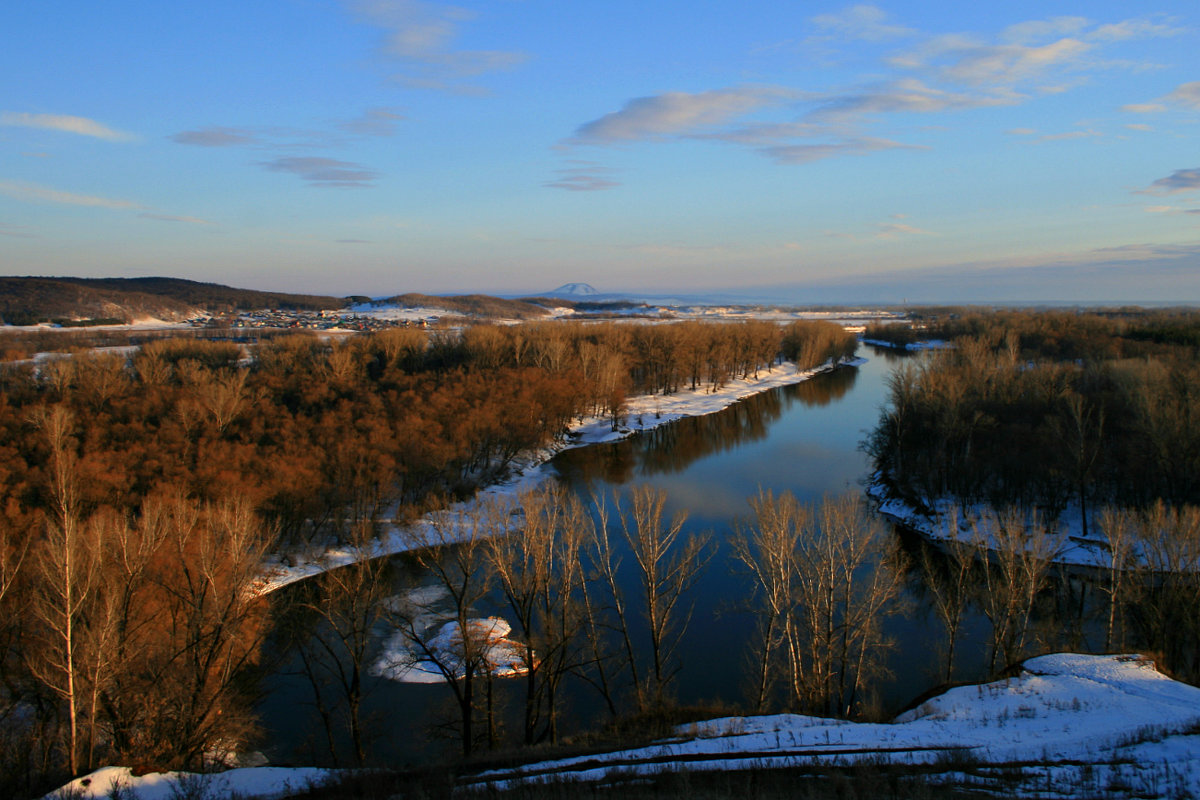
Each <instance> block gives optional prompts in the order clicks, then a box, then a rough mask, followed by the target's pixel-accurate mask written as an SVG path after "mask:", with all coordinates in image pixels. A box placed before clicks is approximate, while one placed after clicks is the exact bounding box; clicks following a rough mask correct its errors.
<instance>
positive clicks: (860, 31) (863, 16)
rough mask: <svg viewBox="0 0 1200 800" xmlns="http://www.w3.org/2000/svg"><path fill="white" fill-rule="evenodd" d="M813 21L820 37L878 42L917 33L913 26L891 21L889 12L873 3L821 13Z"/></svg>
mask: <svg viewBox="0 0 1200 800" xmlns="http://www.w3.org/2000/svg"><path fill="white" fill-rule="evenodd" d="M812 23H813V25H815V26H816V27H817V28H818V29H819V30H820V31H821V32H822V34H823V35H822V36H821V37H820V38H838V39H857V40H862V41H867V42H878V41H883V40H886V39H897V38H900V37H903V36H911V35H913V34H914V33H916V31H914V30H913V29H912V28H906V27H904V26H903V25H895V24H892V23H890V22H889V21H888V14H887V12H886V11H884V10H882V9H881V8H879V7H878V6H873V5H856V6H851V7H849V8H847V9H844V10H843V11H839V12H838V13H836V14H820V15H818V16H815V17H813V18H812Z"/></svg>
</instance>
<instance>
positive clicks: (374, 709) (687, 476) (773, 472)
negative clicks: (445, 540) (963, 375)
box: [258, 347, 985, 764]
mask: <svg viewBox="0 0 1200 800" xmlns="http://www.w3.org/2000/svg"><path fill="white" fill-rule="evenodd" d="M864 349H865V350H866V351H867V352H866V353H865V355H866V356H867V357H868V360H867V362H866V363H865V364H863V365H861V366H858V367H843V368H840V369H837V370H835V371H833V372H830V373H826V374H823V375H819V376H817V377H815V378H813V379H811V380H809V381H807V382H804V383H801V384H796V385H793V386H788V387H783V388H780V389H773V390H770V391H767V392H764V393H762V394H759V395H755V396H753V397H750V398H747V399H745V400H742V401H740V402H738V403H736V404H734V405H733V406H731V407H730V408H728V409H726V410H725V411H722V412H718V413H715V414H710V415H706V416H702V417H692V418H686V419H683V420H680V421H679V422H676V423H673V424H670V425H666V426H663V427H661V428H658V429H655V430H653V431H650V432H647V433H643V434H639V435H636V436H634V437H632V438H630V439H626V440H623V441H619V442H615V443H611V444H603V445H595V446H591V447H586V448H580V449H576V450H569V451H566V452H564V453H562V454H560V455H559V456H558V457H557V458H556V459H555V460H554V462H552V463H553V466H554V467H555V469H556V470H557V472H558V473H559V474H560V476H561V480H562V481H563V482H564V483H566V484H567V485H568V486H569V487H572V488H573V489H574V490H576V491H579V492H585V493H592V492H599V493H603V494H610V493H612V492H614V491H615V492H618V493H624V492H626V491H628V489H629V487H630V486H632V485H635V484H649V485H651V486H654V487H658V488H661V489H663V490H665V491H666V493H667V497H668V501H667V503H668V507H667V512H668V514H673V513H675V512H683V513H686V514H687V516H688V521H687V527H686V529H685V530H687V531H695V532H710V533H711V534H712V536H713V540H714V542H715V543H716V545H717V553H716V555H715V557H714V558H713V559H712V561H711V562H710V563H709V564H708V567H707V569H706V570H705V572H704V574H703V576H702V578H701V579H700V580H699V582H698V583H697V584H696V586H695V587H694V589H693V591H692V592H691V599H692V600H694V603H695V605H694V609H693V613H692V617H691V622H690V625H689V627H688V629H687V631H686V635H685V636H684V637H683V640H682V643H681V646H680V650H679V653H678V655H679V663H680V665H681V667H682V668H681V670H680V672H679V674H678V679H677V683H676V685H675V694H676V697H677V699H678V700H679V702H681V703H685V704H694V703H710V704H718V705H720V704H723V705H724V706H726V707H730V708H733V707H736V706H737V705H738V704H740V703H742V702H743V697H744V693H743V689H744V687H745V686H746V683H747V679H748V675H749V672H748V664H749V658H750V655H751V654H750V649H749V647H750V642H749V639H750V636H749V633H750V631H751V630H752V629H753V621H752V619H751V618H750V616H749V615H748V614H746V613H745V612H743V611H741V610H740V609H739V605H740V603H741V602H742V601H744V599H745V598H746V596H747V586H746V583H745V580H744V578H743V577H742V576H740V575H738V574H736V573H735V571H734V570H733V568H732V564H731V562H730V559H729V547H728V544H727V542H728V539H729V537H730V535H731V534H732V532H733V531H734V530H735V529H736V526H737V525H738V524H739V522H740V521H741V520H743V519H744V518H745V517H746V515H747V514H748V511H749V507H748V505H747V498H749V497H751V496H753V495H754V494H756V493H757V492H758V491H759V490H760V489H770V490H772V491H774V492H776V493H778V492H782V491H791V492H792V493H794V494H795V495H796V496H797V497H798V498H799V499H800V500H802V501H805V502H815V501H819V500H820V499H821V498H822V497H823V496H825V495H828V494H839V493H844V492H861V491H862V483H863V480H864V478H865V476H866V474H867V472H868V468H869V464H868V459H867V456H866V455H865V454H864V453H863V452H862V451H861V449H860V443H861V441H862V440H863V439H864V437H865V436H866V434H867V431H868V430H869V429H870V428H871V427H872V426H873V425H874V424H875V422H876V420H877V418H878V415H879V411H880V408H881V407H882V406H883V405H884V403H885V402H886V399H887V376H888V374H889V372H890V370H891V367H892V365H893V363H894V362H896V361H898V360H899V359H901V358H904V357H907V356H902V355H898V354H895V353H892V352H891V351H888V350H884V349H881V348H874V347H864ZM393 574H394V575H395V576H396V580H397V585H411V583H412V581H413V580H419V576H417V575H415V574H414V572H413V568H412V565H411V561H410V560H409V559H407V558H406V557H403V556H400V557H396V558H395V559H394V560H393ZM631 591H632V587H631ZM907 593H908V594H909V596H910V597H909V600H910V604H911V610H910V613H908V614H906V615H904V616H902V617H897V618H894V619H892V620H891V621H890V622H889V623H888V627H887V631H886V632H887V635H888V636H889V637H890V638H891V639H892V640H893V641H894V642H895V647H894V649H893V650H892V651H891V652H890V654H889V657H888V662H887V663H888V666H889V668H890V671H891V673H892V675H891V677H887V678H884V679H883V680H881V681H880V682H879V692H878V698H879V710H880V712H881V713H882V714H885V715H886V714H888V713H892V712H894V711H896V710H898V709H899V708H901V707H903V706H904V705H905V704H906V703H907V702H909V701H910V700H911V699H912V698H914V697H915V696H917V695H918V694H920V693H921V692H923V691H926V690H928V689H929V688H931V686H932V685H933V684H934V683H935V680H934V679H933V677H932V676H933V675H935V674H936V672H937V670H938V666H939V664H938V659H937V653H938V651H939V647H940V642H941V639H942V633H941V630H940V626H939V625H938V623H937V622H936V621H935V620H933V619H932V618H931V616H930V615H929V614H927V613H925V612H924V611H923V610H922V608H921V606H922V603H921V600H920V591H919V587H916V588H913V587H910V589H909V590H908V592H907ZM984 634H985V628H984V623H983V621H982V620H981V619H980V618H978V616H972V617H971V618H970V619H968V621H967V624H966V626H965V642H964V646H963V648H962V651H961V655H960V672H959V676H958V677H962V678H965V679H970V678H980V677H983V676H982V666H983V660H984V653H983V652H982V650H983V648H982V647H980V646H978V644H979V643H980V642H981V641H982V637H983V636H984ZM284 663H285V664H286V658H285V661H284ZM286 673H287V668H286V666H284V667H280V668H278V669H276V670H275V671H274V672H273V673H272V674H271V675H270V676H269V678H268V679H267V681H266V684H267V686H268V689H269V692H268V693H267V695H266V697H265V698H264V700H263V701H262V703H261V704H260V706H259V709H258V710H259V713H260V716H261V718H262V719H263V727H264V732H265V734H266V735H265V737H264V738H265V740H266V741H268V742H270V743H271V745H270V747H269V748H268V749H267V750H266V752H267V755H268V757H269V758H271V760H272V761H273V762H276V763H283V762H291V763H327V762H328V756H327V750H326V749H325V744H324V733H323V729H322V727H321V724H320V722H319V721H318V718H317V716H316V714H315V711H314V710H313V709H312V707H311V706H310V705H309V704H308V702H309V697H310V696H311V691H310V689H309V686H308V684H307V682H306V681H305V680H304V679H302V678H299V677H297V676H295V675H288V674H286ZM506 691H507V692H514V689H513V688H512V687H509V688H508V689H506ZM568 702H569V705H570V708H571V714H572V718H573V720H574V721H575V724H576V725H587V724H590V722H591V721H594V720H595V719H596V718H597V717H598V716H599V709H600V705H599V699H598V697H596V696H595V693H594V692H593V691H592V690H591V689H589V688H587V687H586V686H583V685H582V684H579V685H576V686H574V687H573V688H571V690H570V694H569V696H568ZM450 703H451V696H450V692H449V690H448V689H447V687H446V686H444V685H412V684H398V683H394V682H391V681H386V680H381V679H372V680H371V681H370V685H369V686H368V694H367V701H366V704H365V708H366V715H367V717H368V722H369V724H370V726H371V727H372V729H373V730H374V731H375V734H376V735H375V737H374V740H373V743H372V746H371V751H372V753H373V755H374V757H375V758H376V759H381V760H384V761H387V762H388V763H393V764H395V763H404V762H411V761H413V760H415V759H421V758H425V757H427V756H429V755H430V754H432V753H437V752H442V751H448V752H452V751H453V748H454V746H455V742H454V739H453V738H452V736H449V735H446V736H439V735H438V733H437V723H438V722H440V721H442V720H445V719H452V718H453V711H452V710H451V709H450ZM514 705H515V704H514Z"/></svg>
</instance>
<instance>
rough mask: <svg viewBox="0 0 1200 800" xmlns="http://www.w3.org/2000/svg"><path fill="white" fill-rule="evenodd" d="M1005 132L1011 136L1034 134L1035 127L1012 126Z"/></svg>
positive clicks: (1035, 132) (1035, 131) (1035, 133)
mask: <svg viewBox="0 0 1200 800" xmlns="http://www.w3.org/2000/svg"><path fill="white" fill-rule="evenodd" d="M1005 133H1008V134H1011V135H1013V136H1036V135H1037V129H1036V128H1012V129H1010V130H1007V131H1005Z"/></svg>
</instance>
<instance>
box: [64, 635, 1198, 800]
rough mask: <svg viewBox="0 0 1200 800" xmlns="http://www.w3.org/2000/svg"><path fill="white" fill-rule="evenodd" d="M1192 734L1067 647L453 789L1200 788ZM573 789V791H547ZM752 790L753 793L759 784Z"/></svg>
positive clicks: (126, 778) (1178, 713)
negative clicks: (932, 690) (777, 783)
mask: <svg viewBox="0 0 1200 800" xmlns="http://www.w3.org/2000/svg"><path fill="white" fill-rule="evenodd" d="M1197 731H1200V689H1198V688H1196V687H1194V686H1189V685H1187V684H1184V683H1181V682H1179V681H1176V680H1173V679H1171V678H1168V677H1167V676H1165V675H1163V674H1162V673H1161V672H1159V671H1158V670H1157V668H1156V667H1155V665H1154V663H1153V662H1152V661H1150V660H1149V659H1147V658H1145V657H1143V656H1138V655H1107V656H1088V655H1078V654H1073V653H1060V654H1055V655H1046V656H1040V657H1037V658H1031V659H1028V660H1027V661H1025V662H1024V664H1022V665H1021V667H1020V668H1019V669H1017V670H1016V671H1015V673H1014V674H1013V675H1012V676H1010V677H1008V678H1004V679H1002V680H998V681H993V682H990V683H983V684H978V685H971V686H960V687H957V688H953V689H949V690H947V691H945V692H943V693H942V694H940V695H937V696H935V697H932V698H930V699H928V700H926V701H925V702H923V703H921V704H920V705H919V706H918V707H916V708H914V709H912V710H910V711H907V712H905V713H902V714H900V715H899V716H897V717H896V718H894V719H893V720H891V721H890V722H886V723H862V722H849V721H847V720H839V719H826V718H822V717H812V716H803V715H798V714H775V715H768V716H756V717H755V716H752V717H725V718H720V719H712V720H707V721H704V722H697V723H693V724H690V725H684V726H681V727H679V728H677V729H676V730H675V732H674V735H672V736H670V737H667V738H664V739H661V740H658V741H655V742H654V743H652V744H650V745H649V746H645V747H632V748H625V749H621V750H615V751H611V752H601V753H597V752H589V753H587V754H586V755H581V756H577V757H569V758H558V759H554V760H543V761H538V762H532V763H527V764H523V765H520V766H514V767H508V768H505V769H499V770H492V771H488V772H483V773H479V774H476V775H473V776H461V777H459V778H458V779H457V781H456V782H455V787H456V788H458V789H475V790H480V791H482V792H487V791H489V790H491V791H504V790H514V789H516V790H517V791H518V792H519V791H520V789H521V787H523V786H531V785H537V784H542V783H559V784H576V785H578V787H579V788H578V793H581V794H583V793H588V791H589V789H588V788H587V787H589V786H590V787H591V789H590V791H592V792H594V791H596V790H597V789H598V788H601V787H603V788H607V789H610V790H614V791H616V792H617V793H620V789H621V787H622V786H633V785H637V784H639V783H644V782H646V781H651V780H653V779H654V778H655V777H656V776H662V775H669V774H673V775H677V776H678V775H685V774H686V773H689V772H690V773H697V772H740V771H743V770H748V771H750V773H752V774H762V773H764V772H766V771H769V770H807V771H808V772H807V774H809V775H814V774H820V773H819V772H818V770H820V769H821V768H831V769H833V770H836V769H839V768H841V769H844V768H850V767H854V766H855V765H862V766H864V767H866V768H869V769H871V770H876V771H881V770H885V769H890V770H893V773H892V774H894V775H898V776H903V775H908V776H911V777H913V778H914V780H915V782H914V783H912V784H911V785H914V786H915V785H918V784H919V783H927V784H936V785H942V786H951V787H957V788H959V789H963V790H967V791H972V792H978V793H982V794H985V795H989V796H990V795H995V794H1003V795H1004V796H1008V797H1013V796H1037V797H1196V796H1200V735H1198V734H1197ZM342 774H343V775H345V774H347V773H342ZM789 774H791V775H796V774H797V773H795V772H792V773H789ZM799 774H805V773H799ZM337 779H338V774H337V772H336V771H332V770H317V769H311V768H310V769H291V770H289V769H282V768H257V769H240V770H239V769H235V770H230V771H228V772H223V773H216V774H210V775H190V774H187V773H161V774H156V773H151V774H148V775H141V776H135V775H134V774H133V773H132V772H131V771H130V770H128V769H127V768H117V767H108V768H105V769H102V770H98V771H96V772H94V773H92V774H90V775H87V776H84V777H83V778H78V779H76V780H74V781H72V782H71V783H69V784H67V785H66V786H64V787H62V788H61V789H59V793H58V794H56V795H48V796H47V797H54V796H58V797H63V796H70V797H79V798H103V797H112V796H115V794H116V793H118V792H119V794H120V796H122V797H126V798H130V799H131V800H135V799H136V800H165V799H166V798H171V797H181V796H189V797H190V796H197V797H199V796H204V797H216V796H228V795H230V794H232V793H233V792H237V794H238V796H241V797H246V798H251V797H256V798H265V797H287V796H291V795H294V794H303V793H304V791H305V790H306V788H307V787H309V786H312V785H319V784H320V783H322V782H323V780H334V781H336V780H337ZM831 780H834V781H836V780H837V776H836V775H833V777H832V778H831ZM836 785H837V784H835V786H836ZM114 786H115V787H119V788H118V792H114V791H113V789H114ZM570 794H572V792H571V791H570V790H569V787H566V786H564V787H563V791H561V792H560V793H559V794H555V795H551V796H569V795H570ZM518 796H520V795H518ZM535 796H536V795H535ZM746 796H748V797H752V796H754V793H753V789H752V787H751V786H750V785H748V786H747V794H746ZM956 796H957V795H956Z"/></svg>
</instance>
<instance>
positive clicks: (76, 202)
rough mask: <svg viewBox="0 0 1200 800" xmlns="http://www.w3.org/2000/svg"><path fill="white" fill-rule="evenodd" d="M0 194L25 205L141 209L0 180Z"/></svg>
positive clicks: (122, 203) (108, 200)
mask: <svg viewBox="0 0 1200 800" xmlns="http://www.w3.org/2000/svg"><path fill="white" fill-rule="evenodd" d="M0 194H3V195H7V196H8V197H11V198H13V199H14V200H20V201H22V202H26V203H56V204H59V205H68V206H91V207H93V208H111V209H128V208H141V207H142V206H140V205H139V204H137V203H133V202H130V201H129V200H116V199H113V198H111V197H97V196H95V195H88V194H76V193H74V192H64V191H61V190H59V189H51V188H50V187H48V186H39V185H38V184H36V183H24V182H20V181H3V180H0Z"/></svg>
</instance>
